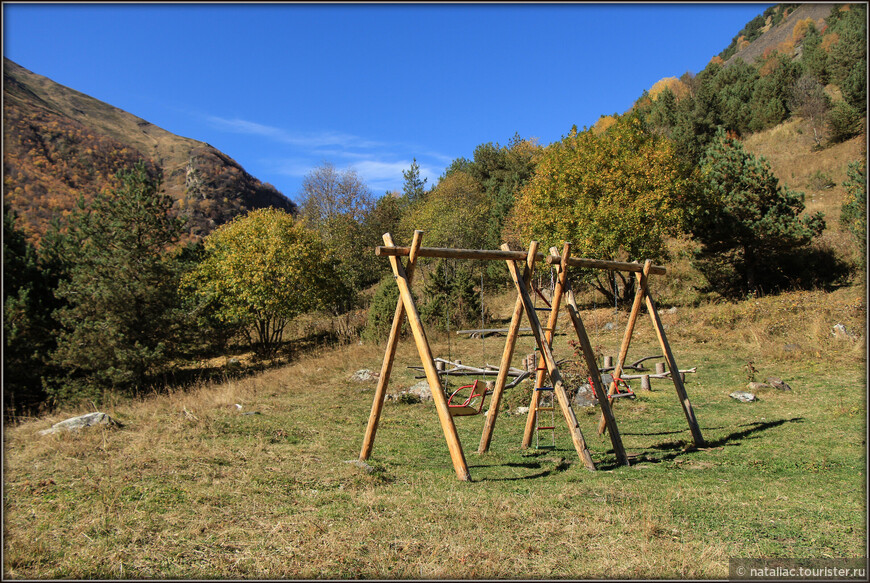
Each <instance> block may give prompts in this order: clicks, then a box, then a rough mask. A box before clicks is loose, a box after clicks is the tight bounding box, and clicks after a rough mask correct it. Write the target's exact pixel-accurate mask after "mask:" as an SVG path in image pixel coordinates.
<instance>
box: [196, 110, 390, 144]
mask: <svg viewBox="0 0 870 583" xmlns="http://www.w3.org/2000/svg"><path fill="white" fill-rule="evenodd" d="M206 119H207V120H208V122H209V123H211V124H212V125H213V126H214V127H216V128H217V129H220V130H224V131H228V132H233V133H237V134H249V135H255V136H263V137H265V138H269V139H271V140H274V141H276V142H282V143H285V144H291V145H293V146H300V147H305V148H322V147H324V146H340V147H345V148H363V149H366V148H377V147H382V146H384V145H385V144H383V143H381V142H376V141H372V140H366V139H364V138H361V137H359V136H354V135H352V134H346V133H342V132H336V131H329V130H326V131H320V132H307V133H305V132H303V133H296V132H290V131H287V130H285V129H282V128H277V127H274V126H268V125H265V124H261V123H257V122H254V121H248V120H244V119H225V118H222V117H218V116H208V117H207V118H206Z"/></svg>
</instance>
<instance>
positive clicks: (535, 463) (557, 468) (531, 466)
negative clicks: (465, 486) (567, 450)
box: [468, 449, 571, 482]
mask: <svg viewBox="0 0 870 583" xmlns="http://www.w3.org/2000/svg"><path fill="white" fill-rule="evenodd" d="M553 451H554V450H552V449H549V450H543V451H537V452H534V453H531V454H524V457H540V456H543V455H547V454H552V453H553ZM547 462H550V463H552V462H555V465H554V466H552V467H549V468H547V469H545V470H543V471H540V472H537V473H534V474H528V475H525V476H512V477H484V478H477V479H475V480H474V481H475V482H515V481H520V480H535V479H538V478H546V477H547V476H551V475H553V474H556V473H561V472H564V471H565V470H567V469H568V468H570V467H571V464H570V463H569V462H568V461H567V460H566V459H565V458H562V459H560V460H558V461H556V460H552V459H550V460H543V463H542V461H539V460H529V461H526V462H507V463H503V464H475V465H469V466H468V469H469V470H472V469H479V468H524V469H528V470H539V469H541V468H542V467H543V466H544V463H547ZM548 465H549V464H548Z"/></svg>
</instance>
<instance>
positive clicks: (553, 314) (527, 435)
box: [522, 243, 571, 449]
mask: <svg viewBox="0 0 870 583" xmlns="http://www.w3.org/2000/svg"><path fill="white" fill-rule="evenodd" d="M570 245H571V244H570V243H565V249H568V248H570ZM550 255H556V256H558V255H559V252H558V251H557V250H556V248H555V247H551V248H550ZM526 285H528V280H527V281H526ZM564 286H565V272H564V271H563V272H560V273H559V277H558V278H557V280H556V285H555V289H554V290H553V298H552V300H551V302H550V315H549V317H548V318H547V327H546V328H545V329H544V337H545V339H546V342H547V344H548V345H549V346H550V348H552V347H553V334H554V333H555V330H556V323H557V322H558V321H559V306H560V305H561V303H562V295H563V290H564ZM535 368H536V369H537V370H536V371H535V387H540V386H541V385H542V384H543V382H544V376H545V374H546V372H547V371H546V362H545V361H544V358H543V356H540V355H539V356H538V358H537V359H536V362H535ZM540 400H541V393H540V392H539V391H532V402H531V403H529V414H528V417H526V427H525V430H524V431H523V442H522V447H523V448H524V449H525V448H527V447H529V446H530V445H532V435H533V434H534V431H535V420H536V418H537V415H538V413H537V409H538V404H539V403H540Z"/></svg>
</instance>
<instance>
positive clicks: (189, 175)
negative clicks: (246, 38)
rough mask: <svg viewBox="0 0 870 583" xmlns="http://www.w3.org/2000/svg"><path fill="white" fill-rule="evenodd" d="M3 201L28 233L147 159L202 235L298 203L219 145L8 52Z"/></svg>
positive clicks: (193, 233) (37, 232) (191, 228)
mask: <svg viewBox="0 0 870 583" xmlns="http://www.w3.org/2000/svg"><path fill="white" fill-rule="evenodd" d="M3 83H4V86H3V97H4V99H3V118H4V123H3V139H4V153H3V173H4V203H5V204H7V205H8V206H9V208H10V209H12V210H13V211H14V212H16V214H17V215H18V216H19V220H20V226H21V228H22V229H23V230H24V231H25V232H26V233H27V235H28V237H29V238H30V239H31V240H33V241H38V240H39V238H40V237H41V235H42V234H44V233H45V231H46V229H47V228H48V226H49V223H50V222H51V220H52V219H54V218H58V217H62V216H64V215H66V214H68V213H69V212H70V211H71V209H72V208H73V206H74V205H75V202H76V200H77V199H78V197H79V196H80V195H82V196H84V197H85V199H86V200H87V199H89V198H90V197H92V196H93V195H94V194H95V193H96V192H99V191H100V190H102V189H104V188H107V187H110V186H111V184H112V180H113V176H114V174H115V173H116V172H117V171H118V170H120V169H122V168H125V167H128V166H129V165H130V164H132V163H134V162H135V161H136V160H139V159H144V160H146V163H147V165H148V166H149V168H150V169H151V171H152V172H153V173H154V174H155V175H156V174H158V173H159V174H162V177H163V188H164V190H165V191H166V193H167V194H169V195H170V196H171V197H172V198H173V200H174V209H175V212H177V213H178V214H179V215H181V216H185V217H187V219H188V235H187V237H188V238H189V239H198V238H201V237H203V236H205V235H207V234H208V233H210V232H211V231H212V230H214V229H215V228H216V227H217V226H219V225H221V224H223V223H225V222H227V221H229V220H231V219H232V218H233V217H235V216H236V215H238V214H241V213H244V212H247V211H248V210H253V209H257V208H263V207H275V208H280V209H283V210H286V211H289V212H295V210H296V205H295V204H294V203H293V202H292V201H291V200H289V199H288V198H287V197H286V196H284V195H283V194H282V193H280V192H279V191H278V190H277V189H276V188H275V187H274V186H272V185H270V184H268V183H263V182H261V181H260V180H258V179H257V178H255V177H253V176H251V175H250V174H249V173H248V172H247V171H245V169H244V168H242V166H241V165H240V164H238V162H236V161H235V160H233V159H232V158H231V157H230V156H228V155H226V154H225V153H223V152H220V151H219V150H217V149H216V148H214V147H212V146H210V145H209V144H206V143H204V142H200V141H197V140H193V139H190V138H184V137H181V136H177V135H175V134H172V133H170V132H168V131H166V130H164V129H162V128H160V127H158V126H156V125H154V124H152V123H149V122H148V121H146V120H144V119H142V118H139V117H137V116H135V115H133V114H130V113H128V112H126V111H123V110H121V109H118V108H117V107H114V106H112V105H109V104H107V103H104V102H102V101H99V100H97V99H95V98H93V97H90V96H88V95H85V94H84V93H81V92H79V91H76V90H74V89H70V88H68V87H65V86H63V85H60V84H58V83H55V82H54V81H52V80H51V79H48V78H47V77H43V76H41V75H37V74H35V73H33V72H31V71H28V70H27V69H25V68H24V67H21V66H19V65H17V64H16V63H13V62H12V61H10V60H9V59H6V58H4V61H3Z"/></svg>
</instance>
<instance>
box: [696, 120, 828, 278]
mask: <svg viewBox="0 0 870 583" xmlns="http://www.w3.org/2000/svg"><path fill="white" fill-rule="evenodd" d="M701 188H702V194H703V196H702V198H701V200H702V201H703V203H702V204H703V207H702V209H701V210H700V212H699V213H698V217H697V222H696V224H695V226H694V229H693V231H694V237H695V239H696V240H697V241H698V242H699V243H701V249H700V251H699V252H698V255H697V257H696V260H697V266H698V268H699V269H700V271H701V272H702V273H703V274H704V275H705V276H706V277H707V279H708V280H709V281H710V283H711V284H712V286H713V288H714V289H715V290H716V291H718V292H719V293H722V294H723V295H740V294H743V293H757V292H759V291H762V290H768V291H770V290H771V289H772V288H776V287H780V286H782V285H783V284H784V282H787V281H788V280H789V279H790V275H791V274H789V273H785V272H784V269H783V267H784V264H783V263H782V262H781V261H780V259H781V258H782V257H783V256H785V255H787V254H789V253H790V252H793V251H795V250H797V249H799V248H802V247H805V246H806V245H808V244H809V243H810V241H812V239H813V238H814V237H816V236H818V235H819V234H821V232H822V230H823V229H824V224H825V223H824V219H823V217H822V215H821V213H816V214H815V215H812V216H801V213H802V212H803V210H804V208H805V207H804V202H803V198H804V196H803V194H802V193H799V192H794V191H792V190H789V189H788V188H787V187H783V186H780V185H779V181H778V180H777V178H776V176H774V174H773V172H772V171H771V169H770V165H769V164H768V163H767V162H766V161H765V160H764V159H763V158H756V157H755V156H753V155H752V154H750V153H748V152H746V151H745V150H744V149H743V146H742V145H741V144H740V142H739V141H738V140H736V139H734V138H731V137H728V136H726V135H725V132H724V131H723V130H722V129H721V128H720V129H719V130H718V132H717V134H716V139H715V140H714V141H713V143H712V144H711V145H710V147H709V148H708V149H707V151H706V152H705V155H704V158H703V160H702V163H701Z"/></svg>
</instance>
